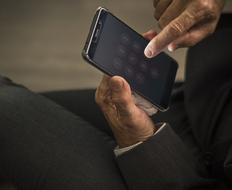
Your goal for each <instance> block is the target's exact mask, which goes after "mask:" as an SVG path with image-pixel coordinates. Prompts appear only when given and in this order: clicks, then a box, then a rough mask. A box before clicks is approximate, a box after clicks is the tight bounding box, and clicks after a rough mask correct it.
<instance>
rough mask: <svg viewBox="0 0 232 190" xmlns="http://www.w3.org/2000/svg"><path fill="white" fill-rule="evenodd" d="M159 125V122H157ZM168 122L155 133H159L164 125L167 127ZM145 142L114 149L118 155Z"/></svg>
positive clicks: (163, 125)
mask: <svg viewBox="0 0 232 190" xmlns="http://www.w3.org/2000/svg"><path fill="white" fill-rule="evenodd" d="M157 125H158V126H159V124H157ZM165 125H166V123H163V124H162V125H161V126H160V127H159V129H158V130H157V131H156V132H155V133H154V135H156V134H157V133H159V132H160V131H161V130H162V129H163V128H164V127H165ZM142 143H143V142H138V143H136V144H133V145H131V146H127V147H124V148H119V147H118V146H117V147H116V148H115V149H114V154H115V156H116V157H118V156H120V155H122V154H124V153H125V152H127V151H129V150H131V149H133V148H135V147H136V146H138V145H140V144H142Z"/></svg>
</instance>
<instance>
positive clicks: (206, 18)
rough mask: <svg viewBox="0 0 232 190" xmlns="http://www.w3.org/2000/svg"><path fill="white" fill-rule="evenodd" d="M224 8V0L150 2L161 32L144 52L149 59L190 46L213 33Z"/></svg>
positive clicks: (156, 0)
mask: <svg viewBox="0 0 232 190" xmlns="http://www.w3.org/2000/svg"><path fill="white" fill-rule="evenodd" d="M223 6H224V0H154V7H155V15H154V16H155V18H156V19H157V20H158V23H159V26H160V28H161V29H162V30H161V32H160V33H159V34H158V35H157V36H156V37H154V38H153V39H152V40H151V41H150V43H149V44H148V46H147V47H146V49H145V55H146V56H147V57H149V58H151V57H154V56H155V55H157V54H158V53H160V52H161V51H162V50H163V49H164V48H166V47H168V49H169V50H170V51H174V50H175V49H177V48H179V47H188V46H193V45H195V44H196V43H198V42H199V41H201V40H202V39H204V38H205V37H207V36H208V35H209V34H211V33H213V32H214V30H215V28H216V25H217V22H218V20H219V17H220V14H221V11H222V9H223Z"/></svg>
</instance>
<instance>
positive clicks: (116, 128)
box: [95, 75, 156, 148]
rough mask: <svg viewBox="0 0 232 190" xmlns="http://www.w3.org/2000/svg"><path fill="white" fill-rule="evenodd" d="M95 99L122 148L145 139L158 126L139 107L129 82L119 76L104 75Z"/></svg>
mask: <svg viewBox="0 0 232 190" xmlns="http://www.w3.org/2000/svg"><path fill="white" fill-rule="evenodd" d="M95 100H96V102H97V104H98V105H99V106H100V108H101V110H102V111H103V113H104V115H105V118H106V119H107V121H108V123H109V125H110V127H111V129H112V131H113V133H114V136H115V138H116V141H117V143H118V145H119V147H120V148H123V147H127V146H130V145H133V144H135V143H137V142H140V141H145V140H147V139H148V138H149V137H151V136H152V135H153V134H154V132H155V130H156V128H155V126H154V124H153V122H152V120H151V119H150V117H149V116H148V115H147V114H146V113H145V112H144V111H143V110H141V109H140V108H138V107H137V106H136V105H135V103H134V101H133V98H132V95H131V89H130V86H129V84H128V83H127V82H126V81H125V79H123V78H122V77H119V76H114V77H109V76H106V75H105V76H104V77H103V79H102V81H101V83H100V85H99V87H98V88H97V90H96V94H95Z"/></svg>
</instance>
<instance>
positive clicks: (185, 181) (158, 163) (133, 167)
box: [116, 125, 229, 190]
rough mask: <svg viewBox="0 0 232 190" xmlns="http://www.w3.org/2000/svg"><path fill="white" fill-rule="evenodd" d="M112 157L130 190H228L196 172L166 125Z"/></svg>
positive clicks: (194, 165) (187, 152) (217, 182)
mask: <svg viewBox="0 0 232 190" xmlns="http://www.w3.org/2000/svg"><path fill="white" fill-rule="evenodd" d="M116 159H117V162H118V165H119V168H120V170H121V172H122V175H123V177H124V179H125V181H126V183H127V185H128V187H129V189H130V190H166V189H167V190H189V189H191V190H192V189H193V190H194V189H196V190H197V189H220V190H226V189H229V188H227V187H226V185H225V184H223V183H222V182H221V181H220V180H215V179H210V178H208V177H207V176H206V175H205V174H202V173H201V172H199V170H198V169H197V168H198V167H199V166H197V164H196V160H195V159H194V157H193V155H192V154H191V152H190V151H189V150H188V149H187V148H186V146H185V145H184V143H183V142H182V141H181V139H180V138H179V137H178V136H177V135H176V134H175V132H174V131H173V130H172V128H171V127H170V126H168V125H166V126H165V127H164V128H163V129H162V130H161V131H160V132H159V133H158V134H156V135H155V136H153V137H152V138H151V139H149V140H148V141H146V142H144V143H142V144H141V145H139V146H137V147H135V148H134V149H132V150H130V151H128V152H126V153H124V154H123V155H121V156H119V157H117V158H116ZM202 167H204V165H203V164H202ZM203 169H204V168H203ZM201 171H202V168H201Z"/></svg>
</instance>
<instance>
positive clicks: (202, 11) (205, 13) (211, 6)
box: [198, 0, 218, 19]
mask: <svg viewBox="0 0 232 190" xmlns="http://www.w3.org/2000/svg"><path fill="white" fill-rule="evenodd" d="M215 6H216V5H215V3H214V2H212V0H204V1H199V3H198V10H199V11H198V14H199V16H201V17H203V18H204V19H216V18H217V16H218V14H217V12H218V11H217V10H216V7H215Z"/></svg>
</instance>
